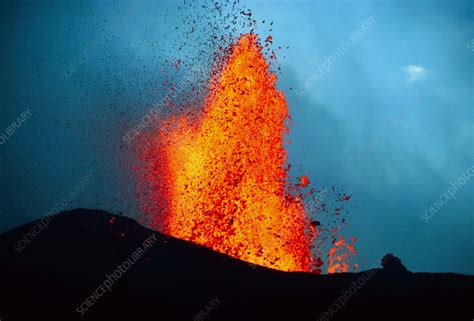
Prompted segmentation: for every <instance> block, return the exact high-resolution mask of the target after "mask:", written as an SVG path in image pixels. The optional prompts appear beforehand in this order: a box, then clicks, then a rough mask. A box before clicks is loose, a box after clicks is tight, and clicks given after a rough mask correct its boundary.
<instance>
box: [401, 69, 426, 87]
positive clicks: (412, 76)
mask: <svg viewBox="0 0 474 321" xmlns="http://www.w3.org/2000/svg"><path fill="white" fill-rule="evenodd" d="M402 71H403V72H404V73H405V74H406V75H407V76H408V79H407V81H408V83H409V84H411V83H412V82H414V81H416V80H418V79H420V78H421V77H423V76H425V75H426V72H427V70H426V68H425V67H423V66H417V65H406V66H403V67H402Z"/></svg>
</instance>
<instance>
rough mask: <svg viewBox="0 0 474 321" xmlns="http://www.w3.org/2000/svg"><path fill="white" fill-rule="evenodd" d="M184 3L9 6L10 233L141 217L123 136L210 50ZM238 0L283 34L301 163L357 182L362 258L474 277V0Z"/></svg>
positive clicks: (317, 177)
mask: <svg viewBox="0 0 474 321" xmlns="http://www.w3.org/2000/svg"><path fill="white" fill-rule="evenodd" d="M180 4H181V2H178V1H176V2H175V1H161V2H156V1H107V2H105V1H104V2H99V1H97V2H94V1H2V2H1V3H0V16H1V17H0V24H1V28H0V30H1V39H2V45H1V48H2V50H1V51H0V55H1V59H2V61H3V64H2V67H1V74H0V81H1V86H0V88H1V89H0V90H1V92H0V108H1V115H2V117H1V118H0V131H1V135H2V136H1V137H3V138H0V143H1V145H0V162H1V163H0V165H1V167H0V168H1V172H0V179H1V182H2V184H1V187H0V188H1V190H0V192H1V199H0V205H1V216H0V232H4V231H7V230H9V229H11V228H14V227H16V226H19V225H22V224H24V223H27V222H29V221H32V220H34V219H37V218H39V217H40V216H41V215H42V214H44V213H47V212H49V211H51V210H52V209H53V208H54V207H55V206H59V207H61V210H65V209H72V208H77V207H85V208H100V209H104V210H108V211H111V212H113V213H123V214H124V215H127V216H131V217H134V216H136V215H137V213H138V206H137V204H136V201H134V198H133V184H131V182H130V178H129V176H128V171H129V168H127V164H128V163H127V157H128V147H127V144H126V142H124V140H123V136H124V134H125V133H126V132H127V131H128V130H130V128H131V127H133V125H134V124H136V122H137V121H138V120H139V119H140V117H142V116H143V115H145V114H146V113H147V112H148V111H149V109H150V106H151V105H152V104H153V103H155V102H157V101H159V100H160V99H161V98H162V97H163V95H164V93H163V91H161V90H160V88H161V87H160V84H161V83H162V82H163V80H164V79H167V78H170V77H174V76H173V74H172V68H173V67H172V66H170V65H169V63H168V62H169V61H177V60H178V59H182V60H183V63H188V64H196V63H199V59H201V57H203V55H204V56H205V54H206V53H209V54H210V53H211V51H212V49H213V48H209V47H205V46H202V48H199V49H200V50H201V52H200V54H199V55H198V54H197V51H198V50H197V48H198V47H199V45H193V46H191V45H190V44H189V43H186V42H187V41H188V40H186V39H184V40H183V33H182V30H181V29H175V27H176V26H177V25H183V23H182V19H183V16H186V15H187V14H190V13H189V12H187V11H189V8H186V6H184V7H183V8H181V9H178V6H179V5H180ZM243 5H244V6H247V7H248V8H249V9H251V10H252V13H253V17H254V18H255V19H256V20H257V21H258V22H259V27H258V28H257V29H256V30H255V32H256V33H258V34H260V36H261V37H262V38H264V37H266V36H268V35H269V34H271V35H272V37H273V45H274V47H279V46H280V47H282V49H281V50H279V51H277V56H278V62H279V63H280V66H281V71H280V72H278V77H279V88H280V89H281V90H283V91H284V92H285V94H286V97H287V101H288V104H289V107H290V114H291V116H292V121H293V125H292V127H291V132H290V134H289V139H290V140H291V144H290V145H289V147H288V153H289V162H290V163H291V164H292V165H293V167H292V168H295V171H294V175H297V174H299V173H300V171H302V172H303V173H307V175H308V177H309V178H310V179H311V181H313V182H314V183H315V184H316V185H317V186H320V187H324V186H329V187H330V186H336V187H337V188H339V189H342V190H343V191H344V192H345V193H348V194H351V195H352V198H351V206H352V208H351V209H350V213H349V215H348V221H349V226H350V233H351V234H352V235H354V236H356V238H357V243H356V247H357V249H358V251H359V254H358V263H359V265H360V267H361V269H365V268H368V267H375V266H379V262H380V258H381V257H382V256H383V255H384V254H385V253H387V252H392V253H394V254H395V255H397V256H399V257H400V258H401V259H402V261H403V263H404V264H405V265H406V266H407V267H408V269H410V270H412V271H430V272H435V271H436V272H437V271H452V272H461V273H468V274H474V237H473V232H474V212H473V209H472V208H473V205H474V193H473V186H474V182H473V180H474V179H473V178H474V177H471V176H473V175H474V167H473V166H474V150H473V143H474V141H473V139H474V137H473V133H474V117H473V116H474V115H473V106H474V95H473V75H474V4H473V2H472V1H430V2H428V1H397V2H395V1H388V0H387V1H314V2H310V1H258V2H257V1H250V2H249V3H243ZM191 14H195V13H191ZM216 19H217V18H216ZM367 19H371V20H370V21H372V23H371V24H370V26H369V27H368V28H366V29H365V31H364V33H363V34H360V37H358V39H357V40H356V41H354V40H351V35H352V34H353V33H354V32H355V31H356V30H357V29H358V28H360V27H361V25H363V24H364V22H366V21H367ZM263 21H265V22H264V23H263ZM271 23H273V24H272V25H271ZM270 29H271V31H270ZM247 31H248V30H247ZM205 32H206V31H205V30H199V29H197V30H196V36H193V37H194V38H190V40H189V41H192V40H193V39H196V37H199V36H205V35H204V34H205ZM200 33H201V34H200ZM177 43H182V44H185V46H184V47H183V48H182V50H181V51H179V50H178V46H177ZM344 43H346V44H349V45H348V46H346V47H345V49H346V50H343V52H342V51H340V50H339V54H338V55H337V58H335V53H336V52H337V50H338V48H340V47H341V45H342V44H344ZM287 47H289V48H287ZM328 57H333V58H334V59H333V61H332V63H331V64H330V65H329V64H328V63H327V61H328V60H327V58H328ZM325 62H326V65H324V64H325ZM323 65H324V66H325V70H324V71H323V72H321V70H322V69H320V68H321V67H322V66H323ZM316 75H317V76H316ZM308 79H311V81H308ZM19 118H20V119H21V121H19V120H18V119H19ZM13 122H16V123H18V124H19V125H18V126H17V128H16V129H14V132H12V131H11V130H8V128H9V127H10V126H11V124H12V123H13ZM7 131H9V132H10V134H9V133H8V132H7ZM469 171H470V172H471V173H472V175H470V174H469ZM292 173H293V172H292ZM463 175H464V176H463ZM461 177H463V179H461ZM89 178H90V180H89ZM84 180H86V181H87V182H86V183H85V184H84V183H83V182H84ZM81 182H82V183H81ZM456 182H457V183H456ZM78 186H79V187H78ZM453 186H456V187H455V188H454V187H453ZM450 187H452V188H451V191H453V190H454V193H452V194H451V195H452V197H450V199H446V197H443V194H444V193H445V192H447V191H448V190H449V188H450ZM71 189H75V190H76V191H77V195H76V194H74V197H68V195H71V193H70V191H71ZM65 198H68V199H67V200H66V201H63V202H62V203H63V205H56V203H61V201H62V200H63V199H65ZM436 202H437V204H438V205H441V206H438V207H437V209H436V211H433V210H432V211H431V212H429V213H430V214H429V219H426V214H425V213H426V211H427V210H428V209H429V208H430V207H432V209H433V205H434V204H435V203H436ZM441 203H442V204H441ZM435 207H436V206H435ZM57 208H58V207H57ZM423 215H425V216H423ZM423 217H424V218H423Z"/></svg>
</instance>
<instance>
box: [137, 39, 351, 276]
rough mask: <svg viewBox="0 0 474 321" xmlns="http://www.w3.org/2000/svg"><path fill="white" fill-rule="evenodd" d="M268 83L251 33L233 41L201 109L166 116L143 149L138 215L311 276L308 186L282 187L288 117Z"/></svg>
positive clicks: (315, 262) (314, 263)
mask: <svg viewBox="0 0 474 321" xmlns="http://www.w3.org/2000/svg"><path fill="white" fill-rule="evenodd" d="M276 80H277V77H276V75H275V74H274V73H272V72H271V71H270V70H269V65H268V63H267V61H266V59H265V57H264V55H263V54H262V46H261V45H260V44H259V42H258V40H257V37H256V35H253V34H247V35H243V36H241V37H240V39H239V40H238V41H237V43H236V44H235V45H233V47H232V48H231V51H230V55H229V56H228V57H227V60H226V61H225V63H224V64H223V66H222V67H221V69H220V72H219V73H218V76H216V78H215V79H213V81H212V82H211V89H210V91H209V94H208V97H207V98H206V99H205V102H204V108H203V110H202V111H201V112H200V113H199V114H197V115H196V114H193V115H189V113H188V114H180V115H178V116H175V117H170V118H168V119H167V120H165V121H164V122H163V123H162V124H160V126H159V129H158V130H157V132H154V133H153V135H152V136H151V137H148V138H147V140H146V142H144V143H143V144H142V147H141V150H140V154H139V158H140V161H141V163H142V166H143V168H142V170H141V179H140V181H141V184H142V186H141V191H144V193H143V195H142V196H143V197H144V198H145V199H146V202H145V204H146V205H145V206H144V210H145V214H146V216H147V218H148V224H149V225H151V227H153V228H155V229H158V230H161V231H162V232H164V233H167V234H169V235H172V236H175V237H177V238H180V239H184V240H189V241H192V242H194V243H197V244H200V245H204V246H206V247H209V248H211V249H213V250H215V251H219V252H221V253H225V254H228V255H230V256H233V257H235V258H238V259H241V260H245V261H247V262H250V263H254V264H259V265H262V266H266V267H270V268H274V269H278V270H283V271H306V272H316V273H318V272H320V270H319V269H318V267H319V266H320V265H321V264H322V262H321V261H320V260H319V259H315V258H314V257H313V254H312V252H313V251H312V243H313V239H314V238H315V237H316V235H317V231H316V228H315V226H313V225H312V224H311V220H310V219H309V215H308V214H307V213H306V211H305V209H304V203H303V201H302V196H301V192H299V191H300V190H301V188H305V187H307V186H308V185H309V184H310V181H309V179H308V178H307V177H306V176H303V177H302V178H301V184H297V186H292V185H291V184H290V183H289V182H288V166H287V165H286V161H287V154H286V151H285V149H284V135H285V134H286V133H287V132H288V128H287V127H286V125H285V122H286V121H287V120H288V118H289V115H288V108H287V104H286V101H285V96H284V94H283V93H282V92H281V91H279V90H278V89H277V88H276ZM143 146H144V147H143ZM290 190H291V191H292V192H290ZM295 191H296V192H295ZM342 242H344V241H342ZM341 244H342V243H341ZM341 244H337V246H339V245H341ZM331 254H332V256H331V259H332V260H333V261H334V264H338V265H337V266H334V267H333V268H332V269H331V272H333V271H342V270H344V268H345V266H344V267H343V266H342V265H341V264H342V262H340V260H338V257H336V255H335V254H334V253H331ZM341 259H342V257H341Z"/></svg>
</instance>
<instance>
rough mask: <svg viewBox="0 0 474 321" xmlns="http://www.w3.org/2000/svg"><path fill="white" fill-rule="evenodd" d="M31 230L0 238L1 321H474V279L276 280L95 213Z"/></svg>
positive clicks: (282, 276)
mask: <svg viewBox="0 0 474 321" xmlns="http://www.w3.org/2000/svg"><path fill="white" fill-rule="evenodd" d="M35 224H38V221H37V222H33V223H30V224H27V225H24V226H22V227H20V228H17V229H14V230H12V231H9V232H7V233H4V234H2V235H0V290H1V300H0V319H1V320H2V321H3V320H5V321H10V320H27V319H30V318H31V317H34V318H35V319H38V320H43V319H44V320H51V319H58V320H72V319H82V320H84V319H102V320H119V319H123V320H125V319H127V320H138V319H147V320H225V321H230V320H318V318H320V317H321V316H323V317H321V319H320V320H328V319H331V320H368V319H374V320H387V319H397V320H415V319H417V318H419V319H422V320H472V318H473V317H474V308H473V305H472V302H473V298H474V295H473V294H474V277H473V276H466V275H458V274H452V273H446V274H430V273H398V274H397V273H388V272H386V271H383V270H379V269H377V270H371V271H369V272H362V273H355V274H351V273H348V274H338V275H329V276H327V275H326V276H318V275H310V274H305V273H284V272H279V271H273V270H269V269H266V268H261V267H254V266H251V265H249V264H247V263H245V262H241V261H239V260H235V259H232V258H230V257H228V256H225V255H222V254H219V253H215V252H213V251H211V250H209V249H207V248H203V247H200V246H196V245H194V244H191V243H188V242H185V241H181V240H177V239H174V238H171V237H167V236H164V235H161V234H159V233H156V232H155V233H154V237H155V238H156V241H153V238H149V237H150V236H151V235H153V231H151V230H148V229H146V228H144V227H142V226H140V225H139V224H137V223H136V222H135V221H134V220H131V219H128V218H125V217H120V216H115V215H112V214H109V213H107V212H104V211H97V210H84V209H78V210H74V211H68V212H64V213H61V214H59V215H56V216H54V217H52V219H51V221H50V222H49V227H48V228H44V229H43V230H40V228H39V227H38V225H35ZM38 232H39V233H38ZM28 233H30V234H29V236H27V238H24V237H25V235H27V234H28ZM147 238H149V239H148V240H149V241H148V243H147V244H148V245H150V246H146V247H145V246H144V245H143V242H144V240H145V239H147ZM22 239H23V241H21V242H20V243H18V242H19V241H20V240H22ZM28 239H29V243H28V244H26V243H27V242H28ZM152 243H153V244H152ZM21 248H22V249H21ZM20 249H21V251H20ZM137 249H140V252H138V251H137ZM137 253H138V254H139V257H138V256H137V255H138V254H137ZM127 259H129V261H128V263H127V264H126V265H122V264H123V263H124V261H125V260H127ZM118 265H122V270H124V271H125V270H126V271H125V272H124V273H121V274H123V275H122V276H121V277H119V278H117V280H116V281H115V280H113V278H112V279H111V280H112V281H113V282H114V284H113V285H112V286H111V289H112V291H107V292H104V291H103V290H102V289H100V288H99V286H100V285H101V284H104V281H106V280H107V278H106V275H109V280H110V275H112V274H113V273H114V271H115V270H116V269H117V266H118ZM127 268H128V269H127ZM364 277H365V279H364ZM112 281H110V282H112ZM354 282H356V283H357V282H358V284H359V285H358V286H355V285H354ZM108 285H110V284H108ZM97 288H99V290H97V291H96V289H97ZM103 288H105V287H104V286H103ZM94 293H95V294H94ZM91 295H92V296H93V297H92V298H91V297H90V296H91ZM87 298H89V302H86V303H83V302H84V301H86V299H87ZM91 303H92V304H91ZM80 307H82V308H80ZM81 309H82V311H83V312H84V315H83V316H82V317H81V316H80V313H79V312H77V311H78V310H79V311H81ZM86 310H87V311H86ZM200 311H202V312H201V314H199V313H200ZM325 312H326V313H325Z"/></svg>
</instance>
